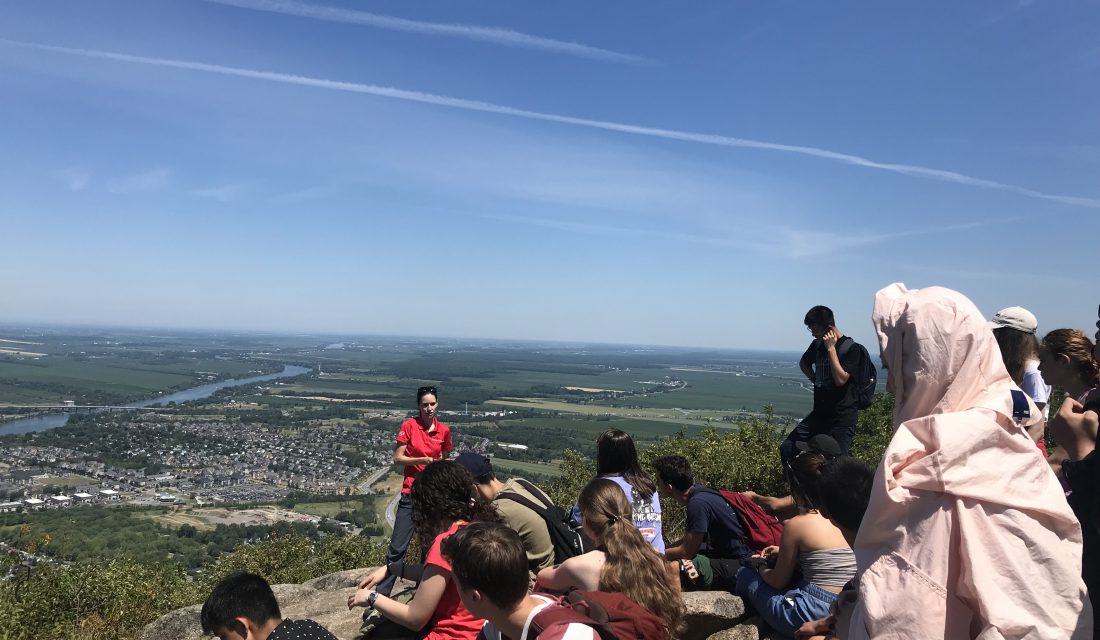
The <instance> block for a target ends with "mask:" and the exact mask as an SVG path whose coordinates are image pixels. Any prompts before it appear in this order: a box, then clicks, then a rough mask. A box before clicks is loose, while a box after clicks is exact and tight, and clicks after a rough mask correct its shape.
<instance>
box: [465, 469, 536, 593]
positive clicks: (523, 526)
mask: <svg viewBox="0 0 1100 640" xmlns="http://www.w3.org/2000/svg"><path fill="white" fill-rule="evenodd" d="M455 462H457V463H458V464H460V465H462V466H463V467H464V468H465V469H466V470H467V471H469V472H470V475H471V476H473V478H474V489H475V490H476V491H477V492H478V494H480V495H481V497H482V498H484V499H485V500H487V501H489V502H492V503H493V506H494V507H496V509H497V511H499V512H500V515H501V517H503V518H504V524H506V525H508V527H509V528H511V529H512V530H513V531H515V532H516V533H518V534H519V537H520V540H522V541H523V549H524V551H525V552H526V554H527V565H528V567H529V568H530V572H531V577H532V578H534V576H535V575H537V574H538V572H539V571H542V570H543V569H547V568H549V567H552V566H554V543H553V542H552V541H551V540H550V531H549V529H548V528H547V525H546V520H544V519H543V517H542V516H541V515H539V513H538V512H537V511H535V509H534V508H535V507H537V508H541V509H543V510H545V509H546V508H548V507H552V506H554V502H553V501H552V500H551V499H550V498H548V497H547V496H546V494H545V493H544V492H543V491H542V490H540V489H539V488H538V487H536V486H535V485H533V484H531V483H529V482H527V481H526V480H524V479H523V478H512V479H510V480H508V481H507V482H501V481H500V480H498V479H497V476H496V474H495V473H493V465H492V463H491V462H489V458H486V457H485V456H483V455H481V454H480V453H473V452H470V451H468V452H466V453H462V454H460V455H459V456H458V457H457V458H455ZM528 505H530V506H528Z"/></svg>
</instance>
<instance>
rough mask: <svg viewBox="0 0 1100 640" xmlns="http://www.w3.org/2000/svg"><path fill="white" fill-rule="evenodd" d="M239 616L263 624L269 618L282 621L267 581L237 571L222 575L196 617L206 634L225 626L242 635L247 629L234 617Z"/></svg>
mask: <svg viewBox="0 0 1100 640" xmlns="http://www.w3.org/2000/svg"><path fill="white" fill-rule="evenodd" d="M241 617H243V618H248V619H249V620H251V621H252V622H254V623H256V624H257V625H262V624H264V623H266V622H267V621H268V620H271V619H276V620H281V619H282V617H283V616H282V614H281V613H280V612H279V601H278V600H276V599H275V594H274V593H272V591H271V586H270V585H269V584H267V580H264V579H263V578H261V577H260V576H258V575H256V574H254V573H245V572H243V571H236V572H234V573H231V574H229V575H228V576H226V577H225V578H223V579H222V581H221V582H219V583H218V585H217V586H216V587H214V590H213V591H211V592H210V595H209V596H207V598H206V602H204V603H203V605H202V612H201V613H200V614H199V619H200V621H201V622H202V632H203V633H205V634H213V633H215V632H217V631H221V630H223V629H224V630H229V631H233V632H235V633H237V634H239V635H241V636H245V635H247V633H246V630H245V628H244V626H243V625H242V624H241V623H240V621H239V620H237V618H241Z"/></svg>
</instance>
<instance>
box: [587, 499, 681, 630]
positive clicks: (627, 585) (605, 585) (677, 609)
mask: <svg viewBox="0 0 1100 640" xmlns="http://www.w3.org/2000/svg"><path fill="white" fill-rule="evenodd" d="M577 506H579V507H580V510H581V515H582V516H583V518H584V524H585V526H586V527H587V528H589V529H590V530H591V531H592V533H593V534H595V536H596V540H597V541H598V542H599V543H600V544H601V545H602V546H603V548H604V552H605V555H606V560H605V561H604V565H603V571H602V573H601V574H600V591H609V592H618V593H621V594H623V595H625V596H626V597H628V598H630V599H631V600H633V601H634V602H636V603H638V604H639V605H641V606H642V607H644V608H646V609H648V610H649V611H652V612H653V613H654V614H656V615H657V617H659V618H661V620H663V621H664V623H665V628H666V630H667V631H668V634H669V636H670V637H676V636H677V634H678V633H679V632H680V631H681V629H682V627H683V621H684V600H683V598H681V597H680V593H679V589H678V587H679V584H678V583H676V584H675V586H674V583H673V582H672V579H671V576H670V575H669V572H668V570H667V569H666V567H665V561H664V559H663V558H662V557H661V555H660V554H658V553H657V551H656V550H655V549H654V548H653V546H652V545H650V544H649V543H648V542H646V540H645V538H643V537H642V534H641V532H639V531H638V528H637V527H635V526H634V520H633V517H632V515H631V507H630V502H628V501H627V499H626V493H625V492H624V491H623V490H622V487H620V486H619V485H617V484H615V482H614V481H612V480H607V479H604V478H597V479H595V480H593V481H592V482H589V483H588V485H587V486H585V488H584V490H583V491H581V495H580V497H579V498H578V499H577Z"/></svg>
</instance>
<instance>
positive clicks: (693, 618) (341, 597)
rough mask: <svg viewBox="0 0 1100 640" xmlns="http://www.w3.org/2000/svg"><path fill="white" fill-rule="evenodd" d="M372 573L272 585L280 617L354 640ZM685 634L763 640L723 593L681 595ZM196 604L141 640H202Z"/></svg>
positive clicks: (401, 586)
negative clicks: (359, 591) (360, 589)
mask: <svg viewBox="0 0 1100 640" xmlns="http://www.w3.org/2000/svg"><path fill="white" fill-rule="evenodd" d="M370 571H371V570H370V569H352V570H349V571H339V572H337V573H332V574H329V575H327V576H321V577H320V578H315V579H313V580H310V581H309V582H306V583H305V584H278V585H274V586H272V588H271V589H272V591H274V592H275V597H276V598H278V600H279V608H280V609H281V610H282V613H283V616H284V617H287V618H293V619H295V620H300V619H303V618H308V619H311V620H316V621H317V622H318V623H319V624H320V625H321V626H323V627H325V628H326V629H328V630H329V631H330V632H332V634H333V635H334V636H336V637H337V638H340V639H341V640H354V638H356V636H357V635H358V634H359V628H360V626H361V624H362V616H363V609H361V608H355V609H352V610H350V611H349V610H348V605H347V600H348V596H349V595H351V593H352V591H354V589H355V587H356V585H357V584H358V583H359V580H361V579H362V578H363V577H364V576H366V575H367V574H368V573H370ZM414 588H415V585H413V583H411V582H408V581H404V580H399V581H398V583H397V585H396V586H395V587H394V591H393V593H394V595H395V596H398V597H400V595H399V594H401V593H402V592H403V591H406V590H409V589H414ZM683 597H684V604H685V605H686V607H687V612H686V613H687V616H686V622H687V630H686V632H685V633H684V634H683V635H682V636H681V637H680V640H761V639H762V638H764V637H766V636H765V635H764V634H763V633H762V632H761V629H760V627H759V625H758V624H757V623H758V619H749V618H748V616H746V614H745V604H744V602H742V601H741V598H739V597H737V596H735V595H733V594H731V593H725V592H718V591H710V592H707V591H699V592H693V593H685V594H684V595H683ZM201 608H202V607H201V606H200V605H194V606H190V607H185V608H183V609H177V610H175V611H172V612H170V613H167V614H165V615H164V616H161V617H160V618H159V619H158V620H156V621H154V622H151V623H150V624H148V625H146V627H145V628H144V629H143V630H142V632H141V634H140V635H139V636H138V638H139V640H162V639H164V638H172V639H173V640H200V639H201V638H202V637H203V636H202V634H201V631H200V627H199V611H200V609H201Z"/></svg>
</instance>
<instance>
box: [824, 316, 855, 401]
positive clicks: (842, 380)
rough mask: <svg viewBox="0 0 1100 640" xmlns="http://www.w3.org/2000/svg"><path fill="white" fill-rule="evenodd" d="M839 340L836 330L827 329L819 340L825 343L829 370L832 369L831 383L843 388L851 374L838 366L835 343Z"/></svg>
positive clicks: (838, 359) (838, 357)
mask: <svg viewBox="0 0 1100 640" xmlns="http://www.w3.org/2000/svg"><path fill="white" fill-rule="evenodd" d="M838 340H840V336H838V335H837V333H836V329H829V332H828V333H826V334H825V336H824V337H822V338H821V341H822V342H824V343H825V348H826V349H828V350H829V365H830V366H829V368H830V369H832V373H833V382H834V383H836V386H838V387H843V386H844V385H845V384H847V383H848V378H851V377H852V376H851V374H850V373H848V372H847V371H845V370H844V367H842V366H840V356H838V355H837V353H836V343H837V341H838Z"/></svg>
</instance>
